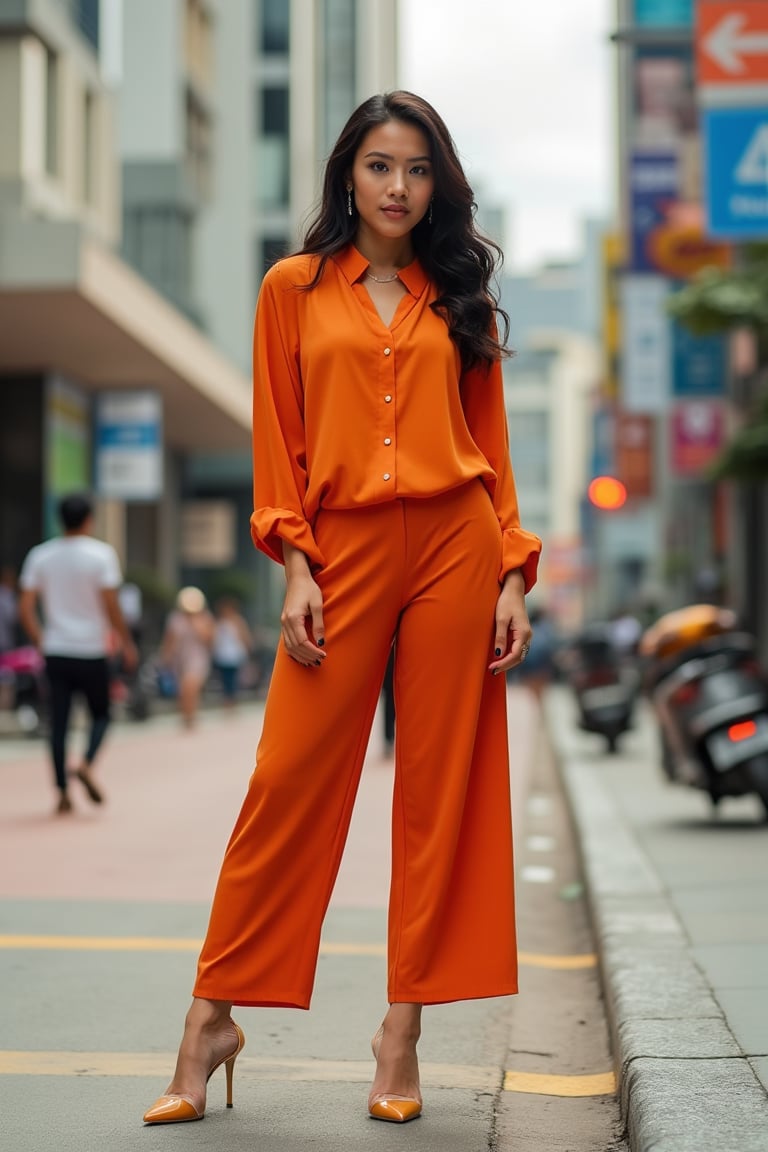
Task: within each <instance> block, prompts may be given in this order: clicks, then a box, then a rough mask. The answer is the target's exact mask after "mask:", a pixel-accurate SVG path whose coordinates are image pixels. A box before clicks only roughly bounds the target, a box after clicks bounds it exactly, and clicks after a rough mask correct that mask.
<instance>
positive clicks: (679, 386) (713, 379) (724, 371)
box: [672, 320, 728, 399]
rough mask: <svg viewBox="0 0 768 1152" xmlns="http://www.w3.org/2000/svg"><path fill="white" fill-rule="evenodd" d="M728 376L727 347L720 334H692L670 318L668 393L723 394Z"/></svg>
mask: <svg viewBox="0 0 768 1152" xmlns="http://www.w3.org/2000/svg"><path fill="white" fill-rule="evenodd" d="M727 378H728V346H727V344H726V341H725V338H724V337H723V336H719V335H717V336H695V335H694V334H693V333H692V332H689V330H688V329H687V328H684V327H683V325H682V324H680V323H679V322H678V321H677V320H673V321H672V395H673V396H675V397H680V398H681V399H682V398H683V397H685V398H693V397H696V396H723V395H724V394H725V385H726V380H727Z"/></svg>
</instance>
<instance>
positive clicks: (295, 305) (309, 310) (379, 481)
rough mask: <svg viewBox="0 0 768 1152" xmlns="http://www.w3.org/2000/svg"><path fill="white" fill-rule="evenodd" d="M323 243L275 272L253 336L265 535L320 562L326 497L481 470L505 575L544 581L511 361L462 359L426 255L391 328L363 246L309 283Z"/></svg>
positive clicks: (257, 491)
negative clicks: (525, 511) (320, 518)
mask: <svg viewBox="0 0 768 1152" xmlns="http://www.w3.org/2000/svg"><path fill="white" fill-rule="evenodd" d="M317 259H318V258H317V257H316V256H290V257H288V258H287V259H285V260H281V261H280V262H279V263H277V264H275V265H274V266H273V267H272V268H271V269H270V270H269V271H268V272H267V274H266V276H265V277H264V281H263V283H262V287H261V292H260V294H259V300H258V304H257V307H256V324H255V331H254V347H253V373H254V389H253V460H254V508H255V511H254V513H253V516H252V517H251V534H252V536H253V540H254V543H255V545H256V547H257V548H259V549H260V550H261V551H262V552H265V553H266V554H267V555H268V556H270V557H272V559H273V560H277V561H280V562H282V559H283V547H282V541H283V540H286V541H288V542H289V543H290V544H293V545H294V546H295V547H296V548H299V549H300V550H301V551H302V552H304V553H305V554H306V555H307V557H308V559H309V561H310V564H311V565H312V566H313V567H315V568H317V567H323V565H324V563H325V559H324V557H323V555H322V552H321V551H320V549H319V548H318V546H317V543H316V541H315V538H314V535H313V531H312V524H313V521H314V518H315V516H316V514H317V511H318V509H319V508H321V507H323V508H335V509H341V508H357V507H365V506H367V505H369V504H380V503H383V502H385V501H388V500H398V499H401V498H403V497H420V496H421V497H425V496H437V495H439V494H440V493H442V492H446V491H448V490H449V489H451V488H455V487H457V486H458V485H460V484H464V483H466V482H467V481H469V480H471V479H473V478H474V477H480V479H481V480H482V482H483V484H484V485H485V486H486V488H487V489H488V492H489V493H490V495H491V498H492V500H493V504H494V507H495V509H496V513H497V515H498V518H499V523H500V525H501V529H502V544H503V547H502V566H501V571H500V573H499V576H500V579H501V578H503V576H504V575H505V574H506V573H507V572H509V571H511V570H512V569H513V568H521V569H522V571H523V576H524V579H525V587H526V591H527V590H528V589H529V588H530V587H531V586H532V585H533V584H534V582H535V580H536V569H537V565H538V558H539V552H540V551H541V541H540V540H539V538H538V537H537V536H534V535H532V533H530V532H525V531H524V530H523V529H522V528H521V527H520V517H519V514H518V507H517V496H516V493H515V483H514V478H513V475H512V467H511V464H510V459H509V438H508V432H507V420H506V412H505V408H504V389H503V381H502V372H501V364H500V363H499V362H496V363H494V364H493V365H492V366H491V368H490V369H485V368H482V367H480V368H475V369H472V370H470V371H467V372H463V373H462V371H461V363H460V358H459V354H458V351H457V349H456V346H455V344H454V343H453V341H452V340H451V338H450V336H449V333H448V326H447V324H446V322H445V320H443V319H442V318H441V317H440V316H438V315H436V314H435V313H434V312H433V311H432V309H431V308H430V304H431V303H432V302H433V301H434V300H435V299H436V298H437V291H436V289H435V286H434V285H433V284H432V283H430V281H429V280H428V279H427V277H426V275H425V273H424V271H423V269H422V268H421V265H420V264H419V263H418V261H414V262H413V263H412V264H410V265H409V266H408V267H407V268H403V269H402V270H401V272H400V280H401V281H402V283H403V285H404V286H405V288H406V289H407V292H406V294H405V295H404V296H403V298H402V299H401V300H400V302H399V304H398V306H397V311H396V312H395V315H394V317H393V319H392V322H391V324H390V325H389V327H387V325H386V324H384V323H383V322H382V320H381V318H380V317H379V314H378V312H377V311H376V308H375V306H374V303H373V301H372V299H371V297H370V296H369V294H368V292H367V290H366V288H365V286H364V284H363V283H362V282H361V278H362V277H363V275H364V273H365V271H366V270H367V268H368V261H367V260H366V259H365V257H364V256H363V255H361V253H360V252H358V250H357V249H356V248H354V247H352V246H351V245H350V246H349V247H348V248H345V249H344V250H343V251H342V252H340V253H338V254H337V255H336V256H335V257H332V258H331V259H329V260H328V262H327V264H326V267H325V270H324V272H323V276H322V278H321V280H320V282H319V283H318V284H317V286H316V287H315V288H312V289H311V290H309V291H306V290H303V289H302V288H301V287H300V285H304V284H307V283H308V282H309V281H310V280H311V278H312V275H313V273H314V270H315V268H316V267H317Z"/></svg>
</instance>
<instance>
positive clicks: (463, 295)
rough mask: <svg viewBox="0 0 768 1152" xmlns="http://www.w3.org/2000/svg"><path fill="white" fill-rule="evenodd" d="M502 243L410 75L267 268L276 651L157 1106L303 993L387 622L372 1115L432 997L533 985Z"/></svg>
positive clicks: (265, 521)
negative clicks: (386, 865) (520, 950)
mask: <svg viewBox="0 0 768 1152" xmlns="http://www.w3.org/2000/svg"><path fill="white" fill-rule="evenodd" d="M497 254H498V249H496V247H495V245H493V244H491V243H490V242H489V241H487V240H485V239H483V238H482V237H481V236H480V234H479V233H478V232H477V230H476V228H475V225H474V202H473V195H472V190H471V188H470V187H469V185H468V183H467V180H466V177H465V175H464V173H463V171H462V168H461V165H460V163H459V160H458V158H457V155H456V151H455V147H454V144H453V142H452V140H451V137H450V135H449V133H448V130H447V128H446V127H445V125H444V123H443V122H442V120H441V119H440V117H439V116H438V114H437V113H436V112H435V110H434V109H433V108H432V107H431V106H430V105H429V104H427V103H426V102H425V101H424V100H422V99H420V98H419V97H418V96H414V95H413V94H411V93H408V92H395V93H390V94H388V95H386V96H376V97H372V98H371V99H370V100H367V101H366V102H365V103H364V104H362V105H361V106H360V107H359V108H358V109H357V111H356V112H354V113H353V115H352V117H351V118H350V120H349V121H348V123H347V125H346V126H345V127H344V129H343V130H342V133H341V135H340V137H339V140H338V141H337V143H336V145H335V147H334V149H333V151H332V153H331V156H330V159H329V161H328V164H327V168H326V174H325V180H324V185H323V193H322V202H321V205H320V208H319V210H318V214H317V216H316V218H315V220H314V222H313V223H312V224H311V225H310V227H309V230H308V233H307V235H306V237H305V240H304V246H303V248H302V250H301V252H300V253H299V254H297V255H295V256H292V257H288V258H287V259H284V260H282V261H280V262H278V263H277V264H276V265H274V266H273V267H272V268H271V269H270V271H269V272H268V273H267V275H266V277H265V278H264V282H263V284H262V288H261V293H260V296H259V301H258V305H257V311H256V326H255V337H254V357H253V363H254V420H253V449H254V455H253V458H254V470H255V471H254V492H255V505H256V507H255V511H254V513H253V516H252V520H251V525H252V534H253V538H254V541H255V543H256V546H257V547H258V548H260V549H261V550H262V551H263V552H265V553H266V554H267V555H268V556H270V557H272V559H274V560H276V561H278V562H280V563H283V564H284V565H285V576H286V593H285V601H284V606H283V611H282V616H281V620H282V635H281V643H280V646H279V648H278V652H277V656H276V661H275V667H274V672H273V675H272V681H271V684H270V688H269V694H268V697H267V703H266V709H265V716H264V726H263V730H262V735H261V740H260V742H259V746H258V749H257V753H256V768H255V771H254V773H253V775H252V777H251V781H250V786H249V790H248V794H247V796H246V799H245V802H244V805H243V808H242V811H241V813H240V817H239V819H238V821H237V824H236V826H235V829H234V832H233V835H232V838H231V840H230V843H229V846H228V848H227V852H226V856H225V859H224V863H223V865H222V871H221V875H220V877H219V884H218V888H217V891H216V896H215V898H214V903H213V908H212V912H211V920H210V924H209V928H208V934H207V937H206V940H205V943H204V945H203V950H202V953H201V955H200V959H199V964H198V973H197V980H196V984H195V988H194V999H193V1003H192V1006H191V1008H190V1010H189V1012H188V1014H187V1019H186V1027H185V1030H184V1036H183V1039H182V1043H181V1048H180V1051H179V1056H178V1061H177V1065H176V1072H175V1074H174V1076H173V1079H172V1081H171V1084H170V1085H169V1087H168V1088H167V1090H166V1095H165V1096H162V1097H161V1098H160V1099H159V1100H158V1101H156V1103H155V1104H154V1105H153V1106H152V1107H151V1108H150V1109H149V1110H148V1111H147V1112H146V1113H145V1116H144V1119H145V1121H146V1122H147V1123H151V1124H156V1123H173V1122H176V1121H182V1120H197V1119H200V1118H201V1117H202V1116H203V1114H204V1111H205V1102H206V1081H207V1079H208V1078H209V1077H210V1075H211V1073H212V1072H213V1071H214V1069H216V1068H217V1067H218V1066H219V1065H220V1064H225V1065H226V1067H227V1071H228V1075H229V1074H231V1071H232V1068H233V1066H234V1061H235V1059H236V1057H237V1055H238V1053H239V1052H240V1049H241V1048H242V1045H243V1042H244V1040H243V1035H242V1032H241V1030H240V1028H239V1026H238V1025H237V1024H235V1023H234V1021H233V1020H232V1018H231V1015H230V1011H231V1007H232V1005H233V1004H239V1005H252V1006H258V1005H261V1006H278V1005H279V1006H283V1007H295V1008H307V1007H308V1006H309V1002H310V998H311V994H312V989H313V982H314V974H315V965H316V962H317V954H318V947H319V940H320V932H321V928H322V923H323V919H324V916H325V912H326V909H327V906H328V901H329V899H330V896H331V892H332V889H333V885H334V880H335V877H336V873H337V869H338V866H339V862H340V859H341V854H342V850H343V847H344V842H345V838H346V834H347V829H348V826H349V820H350V815H351V810H352V805H353V803H354V797H355V793H356V789H357V784H358V781H359V777H360V771H361V768H362V763H363V759H364V755H365V750H366V745H367V743H368V739H369V736H370V731H371V725H372V722H373V717H374V714H375V711H376V705H377V701H378V697H379V693H380V690H381V686H382V680H383V677H384V670H385V667H386V663H387V658H388V656H389V652H390V649H391V647H392V641H393V638H394V636H395V634H396V635H397V644H396V648H395V666H394V680H395V687H396V693H397V750H396V764H395V784H394V813H395V819H394V823H393V860H392V878H391V902H390V919H389V966H388V1000H389V1005H390V1006H389V1009H388V1011H387V1012H386V1014H385V1017H384V1020H383V1023H382V1025H381V1026H380V1027H379V1029H378V1031H377V1032H376V1034H375V1036H374V1040H373V1049H374V1055H375V1057H376V1073H375V1076H374V1080H373V1085H372V1088H371V1091H370V1095H369V1099H368V1110H369V1112H370V1114H371V1115H372V1116H374V1117H376V1118H378V1119H382V1120H391V1121H395V1122H403V1121H406V1120H411V1119H413V1118H414V1117H415V1116H418V1115H419V1113H420V1112H421V1108H422V1102H421V1092H420V1088H419V1074H418V1063H417V1057H416V1044H417V1040H418V1038H419V1034H420V1029H421V1009H422V1005H423V1004H434V1003H442V1002H445V1001H452V1000H463V999H473V998H476V997H486V996H501V995H506V994H510V993H514V992H516V991H517V955H516V942H515V923H514V883H513V874H512V827H511V814H510V799H509V766H508V762H507V747H508V738H507V723H506V690H505V681H504V676H503V673H504V672H506V671H507V670H508V669H510V668H513V667H514V666H516V665H517V664H518V663H519V662H520V660H522V659H523V658H524V656H525V654H526V652H527V649H528V646H529V643H530V637H531V629H530V626H529V622H528V617H527V614H526V607H525V599H524V593H525V592H526V591H527V589H528V588H530V586H531V585H532V583H533V582H534V580H535V574H536V567H537V562H538V554H539V550H540V546H541V545H540V541H539V540H538V538H537V537H535V536H533V535H532V534H530V533H528V532H525V531H524V530H523V529H522V528H521V527H520V519H519V515H518V508H517V499H516V496H515V486H514V480H513V475H512V469H511V464H510V459H509V448H508V438H507V426H506V416H505V407H504V391H503V384H502V373H501V358H502V355H503V354H504V348H503V342H502V340H501V339H500V338H499V336H498V333H497V324H496V319H497V315H499V314H500V310H499V309H498V307H497V304H496V300H495V297H494V296H493V289H492V276H493V271H494V264H495V258H496V256H497ZM501 315H502V318H503V319H504V321H505V322H506V317H505V316H504V315H503V313H501ZM230 1086H231V1085H230ZM342 1142H343V1141H342Z"/></svg>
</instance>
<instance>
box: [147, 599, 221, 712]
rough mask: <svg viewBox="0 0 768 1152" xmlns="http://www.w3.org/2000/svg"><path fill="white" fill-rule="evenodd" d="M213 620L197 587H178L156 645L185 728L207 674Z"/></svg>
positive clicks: (196, 708) (209, 670)
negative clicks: (169, 675)
mask: <svg viewBox="0 0 768 1152" xmlns="http://www.w3.org/2000/svg"><path fill="white" fill-rule="evenodd" d="M213 631H214V622H213V616H212V615H211V613H210V611H209V610H208V605H207V602H206V599H205V596H204V594H203V593H202V592H201V591H200V589H199V588H194V587H192V586H188V587H186V588H182V589H181V591H180V592H179V594H178V596H177V597H176V607H175V609H174V611H173V612H171V614H170V616H169V617H168V619H167V621H166V624H165V630H164V632H163V639H162V643H161V646H160V664H161V666H162V668H164V669H166V670H168V671H169V672H170V673H171V674H172V676H173V679H174V682H175V685H176V694H177V697H178V701H179V713H180V715H181V720H182V723H183V725H184V727H185V728H193V727H194V725H195V723H196V721H197V713H198V711H199V708H200V697H201V694H202V691H203V688H204V687H205V682H206V680H207V679H208V677H209V675H210V673H211V647H212V645H213Z"/></svg>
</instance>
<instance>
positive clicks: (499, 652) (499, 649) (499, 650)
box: [496, 648, 501, 656]
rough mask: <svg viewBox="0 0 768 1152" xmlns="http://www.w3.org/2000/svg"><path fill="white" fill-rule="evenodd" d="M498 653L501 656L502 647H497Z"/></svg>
mask: <svg viewBox="0 0 768 1152" xmlns="http://www.w3.org/2000/svg"><path fill="white" fill-rule="evenodd" d="M496 655H497V656H501V648H497V649H496Z"/></svg>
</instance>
